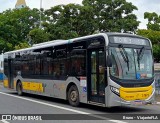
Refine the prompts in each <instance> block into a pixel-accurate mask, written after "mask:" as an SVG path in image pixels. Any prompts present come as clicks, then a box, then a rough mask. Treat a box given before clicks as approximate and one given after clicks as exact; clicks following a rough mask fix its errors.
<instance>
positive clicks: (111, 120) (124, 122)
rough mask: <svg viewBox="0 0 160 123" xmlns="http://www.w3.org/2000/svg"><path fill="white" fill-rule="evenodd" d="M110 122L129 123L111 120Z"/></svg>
mask: <svg viewBox="0 0 160 123" xmlns="http://www.w3.org/2000/svg"><path fill="white" fill-rule="evenodd" d="M109 121H110V122H114V123H127V122H124V121H120V120H109Z"/></svg>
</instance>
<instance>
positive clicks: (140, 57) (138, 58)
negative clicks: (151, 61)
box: [137, 46, 145, 70]
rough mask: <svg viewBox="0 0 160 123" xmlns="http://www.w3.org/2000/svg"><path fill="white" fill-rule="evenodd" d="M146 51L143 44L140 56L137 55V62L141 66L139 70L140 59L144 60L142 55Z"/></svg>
mask: <svg viewBox="0 0 160 123" xmlns="http://www.w3.org/2000/svg"><path fill="white" fill-rule="evenodd" d="M144 51H145V47H144V46H143V47H142V48H141V49H140V51H139V53H138V56H137V62H138V67H139V70H140V61H141V60H142V57H143V55H144Z"/></svg>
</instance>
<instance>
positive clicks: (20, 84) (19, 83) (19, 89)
mask: <svg viewBox="0 0 160 123" xmlns="http://www.w3.org/2000/svg"><path fill="white" fill-rule="evenodd" d="M17 93H18V95H19V96H21V95H22V94H23V91H22V83H21V82H18V84H17Z"/></svg>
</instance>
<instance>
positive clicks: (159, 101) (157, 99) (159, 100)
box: [155, 94, 160, 104]
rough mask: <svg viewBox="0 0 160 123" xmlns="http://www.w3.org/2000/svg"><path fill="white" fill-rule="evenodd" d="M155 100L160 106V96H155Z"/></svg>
mask: <svg viewBox="0 0 160 123" xmlns="http://www.w3.org/2000/svg"><path fill="white" fill-rule="evenodd" d="M155 100H156V102H157V104H160V94H159V95H157V94H156V96H155Z"/></svg>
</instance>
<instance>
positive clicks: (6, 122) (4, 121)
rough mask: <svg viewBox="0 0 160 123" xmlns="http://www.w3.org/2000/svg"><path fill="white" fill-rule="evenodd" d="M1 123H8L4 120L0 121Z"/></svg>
mask: <svg viewBox="0 0 160 123" xmlns="http://www.w3.org/2000/svg"><path fill="white" fill-rule="evenodd" d="M1 121H2V122H3V123H9V122H8V121H6V120H1Z"/></svg>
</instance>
